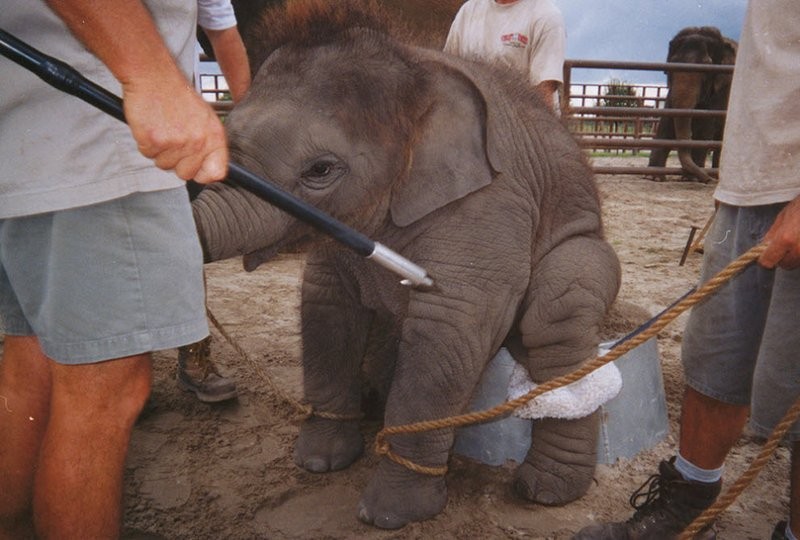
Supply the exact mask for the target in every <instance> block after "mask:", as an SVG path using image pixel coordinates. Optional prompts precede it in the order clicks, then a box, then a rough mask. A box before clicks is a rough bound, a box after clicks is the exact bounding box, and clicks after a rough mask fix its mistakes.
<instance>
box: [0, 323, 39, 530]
mask: <svg viewBox="0 0 800 540" xmlns="http://www.w3.org/2000/svg"><path fill="white" fill-rule="evenodd" d="M49 408H50V367H49V365H48V360H47V358H46V357H45V356H44V354H42V351H41V349H40V348H39V343H38V341H37V340H36V338H35V337H32V336H25V337H21V336H5V338H4V340H3V362H2V363H0V441H3V443H2V444H0V478H2V479H3V480H2V489H0V539H2V540H5V539H11V538H27V537H32V536H33V520H32V514H31V504H32V500H33V474H34V470H35V467H36V459H37V456H38V455H39V448H40V446H41V442H42V437H43V436H44V431H45V428H46V427H47V415H48V411H49Z"/></svg>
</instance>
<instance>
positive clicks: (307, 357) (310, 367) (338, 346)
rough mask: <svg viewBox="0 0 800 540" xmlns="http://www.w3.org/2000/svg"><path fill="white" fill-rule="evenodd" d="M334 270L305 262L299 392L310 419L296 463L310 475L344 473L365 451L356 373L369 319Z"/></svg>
mask: <svg viewBox="0 0 800 540" xmlns="http://www.w3.org/2000/svg"><path fill="white" fill-rule="evenodd" d="M349 287H351V286H349V285H348V284H346V283H343V282H342V280H341V277H340V274H339V273H338V272H337V271H336V270H335V268H332V267H329V266H327V265H326V264H324V263H322V262H316V261H314V260H313V259H312V260H309V262H308V265H307V267H306V272H305V277H304V281H303V291H302V308H301V323H302V340H303V391H304V395H305V400H306V402H307V403H308V404H309V405H311V407H312V408H313V411H314V413H313V415H312V416H311V417H310V418H309V419H308V420H306V421H305V422H304V423H303V424H302V426H301V428H300V434H299V436H298V439H297V443H296V445H295V452H294V459H295V463H297V465H299V466H300V467H303V468H304V469H307V470H309V471H312V472H326V471H333V470H337V469H343V468H344V467H347V466H348V465H350V464H351V463H353V461H355V460H356V459H357V458H358V457H359V456H360V455H361V454H362V452H363V450H364V442H363V439H362V437H361V433H360V431H359V420H358V419H359V417H360V415H361V410H360V382H359V371H360V366H361V361H362V358H363V355H364V349H365V343H366V335H367V331H368V327H369V321H370V319H371V314H370V312H369V311H367V310H366V309H364V308H363V307H362V306H360V305H359V304H358V303H357V302H356V300H355V294H354V293H353V291H352V290H349Z"/></svg>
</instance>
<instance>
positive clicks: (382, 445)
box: [375, 244, 766, 476]
mask: <svg viewBox="0 0 800 540" xmlns="http://www.w3.org/2000/svg"><path fill="white" fill-rule="evenodd" d="M765 248H766V245H765V244H759V245H757V246H755V247H753V248H751V249H750V250H748V251H747V252H745V253H744V254H743V255H741V256H740V257H739V258H738V259H736V260H734V261H733V262H731V263H730V264H729V265H728V266H727V267H725V268H724V269H723V270H722V271H721V272H719V273H718V274H717V275H716V276H714V277H712V278H711V279H709V280H708V281H707V282H706V283H704V284H703V285H702V286H701V287H699V288H698V289H697V290H696V291H695V292H694V293H692V294H690V295H689V296H687V297H686V298H684V299H683V300H681V301H680V302H678V303H677V304H675V305H674V306H673V307H672V308H670V309H669V310H667V311H665V312H664V313H663V314H662V315H661V316H660V317H659V318H658V319H657V320H656V321H654V322H653V323H652V325H651V326H650V327H649V328H647V329H646V330H645V331H643V332H641V333H640V334H636V335H634V336H633V337H631V339H629V340H628V341H625V342H623V343H620V344H619V346H617V347H616V348H614V349H612V350H611V351H609V352H608V353H606V354H605V355H604V356H598V357H597V358H595V359H594V360H592V361H590V362H587V363H586V364H584V365H583V366H582V367H581V368H579V369H577V370H575V371H573V372H571V373H568V374H566V375H563V376H561V377H557V378H555V379H552V380H550V381H547V382H545V383H542V384H541V385H539V386H537V387H536V388H534V389H533V390H531V391H530V392H528V393H527V394H524V395H522V396H520V397H518V398H516V399H513V400H511V401H507V402H505V403H502V404H500V405H498V406H496V407H493V408H491V409H487V410H485V411H478V412H471V413H466V414H461V415H457V416H452V417H449V418H442V419H439V420H426V421H422V422H416V423H413V424H406V425H401V426H390V427H385V428H383V429H382V430H381V431H380V432H379V433H378V435H377V436H376V438H375V452H376V453H378V454H381V455H384V456H386V457H388V458H389V459H391V460H392V461H394V462H395V463H398V464H400V465H403V466H405V467H407V468H408V469H410V470H412V471H414V472H418V473H421V474H427V475H432V476H441V475H444V474H445V472H447V467H426V466H421V465H417V464H414V463H413V462H411V461H410V460H407V459H406V458H403V457H401V456H398V455H397V454H395V453H393V452H392V449H391V446H390V445H389V443H388V441H387V440H386V437H388V436H390V435H399V434H408V433H420V432H424V431H433V430H437V429H445V428H456V427H461V426H465V425H469V424H477V423H480V422H486V421H488V420H492V419H494V418H497V417H499V416H503V415H506V414H509V413H511V412H513V411H515V410H516V409H518V408H520V407H522V406H523V405H525V404H526V403H528V402H529V401H531V400H533V399H535V398H537V397H538V396H540V395H542V394H544V393H545V392H549V391H550V390H555V389H556V388H561V387H562V386H566V385H568V384H571V383H573V382H575V381H577V380H579V379H581V378H583V377H585V376H586V375H588V374H589V373H591V372H592V371H595V370H596V369H599V368H601V367H602V366H604V365H606V364H608V363H609V362H613V361H614V360H616V359H618V358H620V357H621V356H623V355H624V354H625V353H627V352H629V351H631V350H633V349H635V348H636V347H638V346H639V345H641V344H642V343H644V342H646V341H647V340H649V339H650V338H652V337H653V336H655V335H657V334H658V333H659V332H660V331H661V330H662V329H663V328H664V327H665V326H667V325H668V324H669V323H671V322H672V321H674V320H675V319H676V318H677V317H678V316H679V315H680V314H682V313H683V312H684V311H686V310H688V309H689V308H691V307H692V306H694V305H695V304H697V303H698V302H700V301H701V300H703V299H704V298H706V297H708V296H710V295H712V294H713V293H715V292H716V291H717V290H718V289H719V288H720V287H722V286H723V285H724V284H725V283H727V282H728V281H730V280H731V279H732V278H733V277H734V276H735V275H737V274H738V273H740V272H741V271H742V270H744V269H745V268H747V266H749V265H750V264H751V263H752V262H753V261H755V260H756V259H757V258H758V257H759V255H761V253H762V252H763V251H764V249H765Z"/></svg>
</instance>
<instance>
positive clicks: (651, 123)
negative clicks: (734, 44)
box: [199, 60, 733, 176]
mask: <svg viewBox="0 0 800 540" xmlns="http://www.w3.org/2000/svg"><path fill="white" fill-rule="evenodd" d="M591 69H602V70H609V69H613V70H625V71H636V70H639V71H660V72H665V71H669V70H673V71H703V72H710V73H731V72H732V71H733V66H729V65H722V66H721V65H708V64H678V63H654V62H618V61H607V60H567V61H566V62H565V63H564V88H566V89H568V92H564V94H563V95H562V99H561V114H562V118H564V119H565V121H566V122H567V125H568V126H569V129H570V131H571V132H572V133H573V135H574V136H575V137H576V139H577V140H578V143H579V144H580V145H581V147H583V148H585V149H587V150H589V151H593V152H608V153H612V154H620V155H633V156H637V155H642V154H643V153H644V152H647V151H649V150H652V149H654V148H669V149H677V148H690V149H693V148H706V149H708V150H715V149H719V148H721V146H722V141H717V140H703V141H699V140H692V141H683V140H681V141H677V140H672V139H657V138H655V134H656V127H657V125H658V122H659V120H660V119H661V118H674V117H678V116H691V117H694V118H700V117H716V118H722V119H724V118H725V111H717V110H701V109H665V108H664V102H665V100H666V97H667V91H668V90H667V87H666V86H665V85H654V84H650V85H647V84H635V83H627V82H622V81H615V82H606V83H580V82H578V83H576V82H573V79H574V77H575V72H576V71H579V70H591ZM199 86H200V93H201V95H202V96H203V98H204V99H205V100H206V101H208V102H209V103H210V104H211V105H212V107H214V110H216V111H217V113H218V114H219V115H220V116H225V115H226V114H227V113H228V112H229V111H230V110H231V108H232V107H233V102H232V101H231V98H230V92H229V91H228V85H227V83H226V82H225V78H224V77H223V76H222V75H221V74H216V73H201V74H200V75H199ZM612 86H614V87H619V86H625V87H628V88H629V89H630V91H629V92H626V93H624V94H612V93H610V92H609V89H610V88H611V87H612ZM617 103H622V104H624V105H626V106H623V107H620V106H615V105H617ZM594 169H595V172H597V173H601V174H640V175H682V174H683V170H682V169H681V168H680V167H648V166H638V167H631V166H595V167H594ZM705 171H706V172H707V173H708V174H710V175H712V176H715V175H716V174H717V170H716V169H713V168H707V169H705Z"/></svg>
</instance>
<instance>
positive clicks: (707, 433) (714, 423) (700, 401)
mask: <svg viewBox="0 0 800 540" xmlns="http://www.w3.org/2000/svg"><path fill="white" fill-rule="evenodd" d="M749 411H750V408H749V407H748V406H746V405H731V404H729V403H723V402H721V401H718V400H716V399H713V398H710V397H707V396H704V395H703V394H701V393H699V392H698V391H697V390H694V389H692V388H689V387H687V388H686V393H685V394H684V396H683V405H682V408H681V433H680V452H681V456H683V458H684V459H685V460H687V461H689V462H691V463H693V464H694V465H696V466H697V467H700V468H702V469H717V468H719V467H721V466H722V465H723V464H724V462H725V456H727V455H728V452H729V451H730V449H731V448H732V447H733V445H734V444H735V443H736V440H737V439H738V438H739V437H740V436H741V434H742V430H743V429H744V425H745V423H746V422H747V417H748V414H749Z"/></svg>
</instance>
